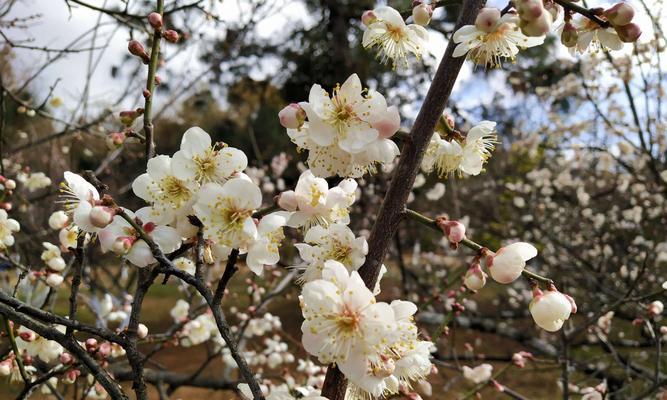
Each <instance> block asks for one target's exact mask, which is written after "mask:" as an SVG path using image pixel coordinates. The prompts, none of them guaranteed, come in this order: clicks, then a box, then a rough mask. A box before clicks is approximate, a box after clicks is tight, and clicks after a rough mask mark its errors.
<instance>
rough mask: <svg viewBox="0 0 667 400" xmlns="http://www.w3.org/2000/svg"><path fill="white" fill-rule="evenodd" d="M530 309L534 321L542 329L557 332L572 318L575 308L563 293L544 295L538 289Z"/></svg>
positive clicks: (547, 293) (552, 292) (550, 291)
mask: <svg viewBox="0 0 667 400" xmlns="http://www.w3.org/2000/svg"><path fill="white" fill-rule="evenodd" d="M529 309H530V314H531V315H532V316H533V320H535V323H536V324H537V325H538V326H539V327H540V328H542V329H544V330H546V331H549V332H556V331H557V330H559V329H560V328H561V327H562V326H563V324H564V323H565V321H566V320H567V319H568V318H570V314H571V313H572V310H573V307H572V302H570V300H569V299H568V298H567V296H565V295H563V294H562V293H561V292H559V291H557V290H548V291H546V292H545V293H542V292H541V291H540V290H539V289H537V290H535V291H534V297H533V300H532V301H531V302H530V305H529Z"/></svg>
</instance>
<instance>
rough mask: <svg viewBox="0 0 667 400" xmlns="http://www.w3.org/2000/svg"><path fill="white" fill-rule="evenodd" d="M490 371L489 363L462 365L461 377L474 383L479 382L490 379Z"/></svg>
mask: <svg viewBox="0 0 667 400" xmlns="http://www.w3.org/2000/svg"><path fill="white" fill-rule="evenodd" d="M491 372H493V366H492V365H491V364H482V365H478V366H476V367H475V368H470V367H468V366H463V377H464V378H466V379H467V380H469V381H471V382H473V383H475V384H480V383H483V382H486V381H488V380H489V379H491Z"/></svg>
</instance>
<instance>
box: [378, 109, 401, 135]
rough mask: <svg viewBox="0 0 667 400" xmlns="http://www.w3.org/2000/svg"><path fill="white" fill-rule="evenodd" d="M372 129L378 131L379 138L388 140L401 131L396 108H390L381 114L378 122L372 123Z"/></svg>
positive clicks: (399, 117) (399, 118)
mask: <svg viewBox="0 0 667 400" xmlns="http://www.w3.org/2000/svg"><path fill="white" fill-rule="evenodd" d="M372 127H373V128H374V129H376V130H377V131H378V135H379V137H381V138H382V139H389V138H390V137H392V136H394V134H395V133H396V132H398V130H399V129H401V116H400V114H399V113H398V107H396V106H391V107H388V108H387V112H385V113H383V115H382V117H380V119H379V120H377V121H375V122H373V124H372Z"/></svg>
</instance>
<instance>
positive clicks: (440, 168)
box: [421, 132, 463, 177]
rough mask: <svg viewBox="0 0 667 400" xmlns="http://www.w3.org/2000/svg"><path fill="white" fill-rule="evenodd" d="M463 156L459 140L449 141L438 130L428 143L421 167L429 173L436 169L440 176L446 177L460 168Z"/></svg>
mask: <svg viewBox="0 0 667 400" xmlns="http://www.w3.org/2000/svg"><path fill="white" fill-rule="evenodd" d="M462 158H463V149H462V148H461V145H460V144H459V142H457V141H456V140H452V141H451V142H450V141H447V140H445V139H443V138H442V137H440V134H439V133H437V132H436V133H434V134H433V136H431V141H430V142H429V143H428V147H427V148H426V152H425V153H424V158H423V159H422V164H421V169H422V170H423V171H424V172H427V173H430V172H432V171H433V170H435V171H437V172H438V175H439V176H440V177H446V176H447V175H449V174H451V173H453V172H455V171H457V170H458V169H459V166H460V165H461V160H462Z"/></svg>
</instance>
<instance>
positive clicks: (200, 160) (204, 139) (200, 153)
mask: <svg viewBox="0 0 667 400" xmlns="http://www.w3.org/2000/svg"><path fill="white" fill-rule="evenodd" d="M247 166H248V158H247V157H246V155H245V153H243V152H242V151H241V150H239V149H236V148H234V147H222V148H220V149H217V148H216V146H211V137H210V136H209V135H208V133H206V132H205V131H204V130H203V129H201V128H199V127H196V126H195V127H192V128H190V129H188V130H187V131H186V132H185V133H184V134H183V138H182V139H181V149H180V150H179V151H177V152H176V153H174V156H173V159H172V168H173V171H174V175H175V176H176V177H177V178H178V179H181V180H183V181H196V182H198V183H201V184H203V183H207V182H219V183H222V182H225V181H226V180H227V179H229V178H230V177H232V176H233V175H235V174H236V173H238V172H242V171H243V170H244V169H245V168H246V167H247Z"/></svg>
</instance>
